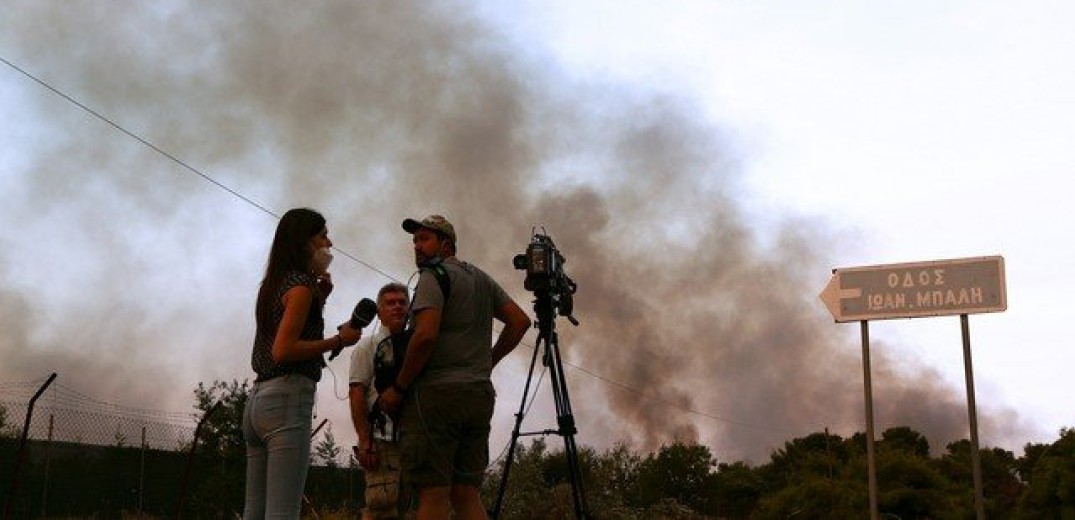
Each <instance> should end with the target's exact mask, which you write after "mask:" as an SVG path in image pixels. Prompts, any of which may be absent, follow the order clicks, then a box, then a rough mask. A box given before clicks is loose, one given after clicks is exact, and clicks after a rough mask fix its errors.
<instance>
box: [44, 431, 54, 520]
mask: <svg viewBox="0 0 1075 520" xmlns="http://www.w3.org/2000/svg"><path fill="white" fill-rule="evenodd" d="M55 418H56V415H55V414H51V413H50V414H49V435H48V440H47V441H46V442H45V483H44V485H42V486H41V517H42V518H48V516H49V510H48V509H49V467H50V466H51V465H52V429H53V422H54V419H55Z"/></svg>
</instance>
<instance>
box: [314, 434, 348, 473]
mask: <svg viewBox="0 0 1075 520" xmlns="http://www.w3.org/2000/svg"><path fill="white" fill-rule="evenodd" d="M342 451H343V449H342V448H341V447H340V445H339V444H336V436H335V435H333V434H332V424H331V423H330V424H329V425H328V430H326V431H325V437H324V438H323V439H321V440H320V441H318V442H317V444H316V445H315V446H314V457H315V460H320V461H321V462H322V463H323V464H324V465H325V466H328V467H330V468H337V467H339V466H340V463H339V460H338V459H339V456H340V452H342Z"/></svg>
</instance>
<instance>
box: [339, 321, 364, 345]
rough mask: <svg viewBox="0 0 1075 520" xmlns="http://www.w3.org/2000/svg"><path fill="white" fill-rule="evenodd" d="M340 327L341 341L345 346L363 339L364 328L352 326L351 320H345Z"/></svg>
mask: <svg viewBox="0 0 1075 520" xmlns="http://www.w3.org/2000/svg"><path fill="white" fill-rule="evenodd" d="M338 329H339V331H340V333H339V335H340V341H341V342H342V343H343V346H345V347H350V346H351V345H354V344H355V343H358V340H360V339H362V329H356V328H354V327H352V326H351V322H350V321H345V322H343V324H342V325H340V326H339V327H338Z"/></svg>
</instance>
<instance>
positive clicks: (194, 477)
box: [0, 379, 361, 518]
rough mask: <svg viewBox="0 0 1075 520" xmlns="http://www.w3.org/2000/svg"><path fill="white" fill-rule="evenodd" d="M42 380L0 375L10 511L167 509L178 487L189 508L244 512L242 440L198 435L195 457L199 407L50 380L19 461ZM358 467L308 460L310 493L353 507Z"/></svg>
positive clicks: (78, 513)
mask: <svg viewBox="0 0 1075 520" xmlns="http://www.w3.org/2000/svg"><path fill="white" fill-rule="evenodd" d="M44 382H45V380H44V379H42V380H40V381H32V382H18V383H2V382H0V496H2V497H3V498H2V499H0V504H2V505H3V506H4V507H5V508H9V509H10V510H11V517H12V518H45V517H66V518H86V517H94V518H100V517H104V518H119V517H125V518H171V517H176V516H179V514H178V507H179V505H180V498H181V497H180V495H184V496H183V498H184V501H183V503H182V506H183V510H184V514H185V516H187V517H191V518H194V517H198V518H201V517H229V518H230V517H232V516H233V515H235V514H241V512H242V483H243V473H244V465H245V459H244V457H242V453H241V450H240V453H238V454H236V453H230V454H222V453H220V452H219V451H218V452H215V453H214V452H212V450H207V449H205V447H204V446H202V443H201V442H199V445H198V448H197V450H196V452H197V453H198V455H197V456H196V457H195V458H194V459H191V458H190V456H189V455H190V448H191V446H192V443H193V442H194V440H195V438H194V436H195V431H196V428H197V425H198V421H199V420H200V419H201V417H200V416H199V415H198V414H196V413H194V412H186V413H184V412H167V411H159V410H146V409H139V408H132V407H128V406H122V405H116V404H112V403H107V402H103V401H99V400H97V399H94V398H92V397H89V396H87V395H84V394H82V393H79V392H77V391H75V390H73V389H71V388H68V387H66V386H64V385H62V384H59V383H57V382H53V383H52V384H51V385H49V387H48V389H47V391H45V392H44V393H43V394H42V395H41V396H40V397H39V398H38V399H37V401H36V402H35V403H34V406H33V411H32V416H31V418H30V423H29V429H28V436H27V443H26V444H25V446H24V447H23V450H22V451H23V453H22V460H21V463H20V462H19V461H18V458H19V450H20V437H21V435H22V432H23V427H24V423H25V419H26V413H27V411H28V407H29V404H30V402H31V400H32V399H33V396H34V394H35V393H36V392H37V391H38V390H39V389H40V388H41V386H42V385H43V383H44ZM203 436H204V435H203ZM233 451H234V450H233ZM191 468H193V471H191ZM344 472H346V474H344ZM358 473H359V472H357V471H356V468H354V467H350V468H339V469H337V468H311V473H310V477H309V478H308V482H307V489H308V493H311V494H312V495H311V498H314V499H317V500H319V504H324V505H327V504H332V505H333V507H339V508H341V509H351V508H354V507H357V506H358V505H359V502H360V501H361V495H360V493H356V491H355V490H356V489H358V490H360V489H361V487H356V484H355V482H356V481H357V482H358V483H359V484H358V485H359V486H360V485H361V475H358ZM188 476H189V478H188ZM356 477H357V479H356Z"/></svg>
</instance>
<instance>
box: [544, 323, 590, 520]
mask: <svg viewBox="0 0 1075 520" xmlns="http://www.w3.org/2000/svg"><path fill="white" fill-rule="evenodd" d="M549 358H551V361H552V366H551V367H550V368H551V370H550V372H551V373H552V378H551V379H552V381H551V383H552V391H553V398H554V399H555V401H556V421H557V426H558V427H559V434H560V435H561V436H563V438H564V456H565V457H566V459H567V465H568V477H569V478H570V479H571V494H572V498H573V499H574V505H575V518H589V514H588V513H587V512H586V493H585V490H584V487H583V485H582V470H581V469H580V467H579V456H578V448H577V447H576V445H575V433H577V432H578V429H577V428H576V427H575V416H574V415H572V413H571V399H570V397H569V396H568V393H567V382H566V380H565V379H564V365H563V362H562V361H561V359H560V345H559V341H558V340H557V337H556V332H552V333H551V341H549Z"/></svg>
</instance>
